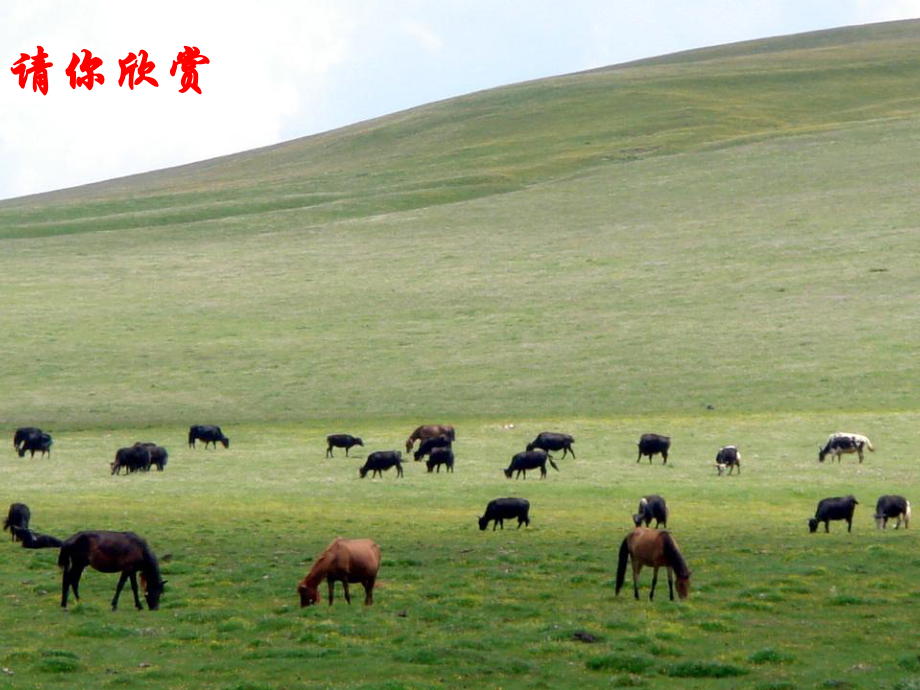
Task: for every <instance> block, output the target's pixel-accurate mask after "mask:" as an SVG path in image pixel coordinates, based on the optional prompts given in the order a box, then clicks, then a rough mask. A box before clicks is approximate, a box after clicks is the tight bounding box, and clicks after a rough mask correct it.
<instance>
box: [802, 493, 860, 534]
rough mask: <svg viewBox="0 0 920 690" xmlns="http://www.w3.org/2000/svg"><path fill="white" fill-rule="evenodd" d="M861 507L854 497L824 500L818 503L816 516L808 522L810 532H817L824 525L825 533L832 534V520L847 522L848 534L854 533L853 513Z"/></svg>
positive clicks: (837, 497)
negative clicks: (821, 524)
mask: <svg viewBox="0 0 920 690" xmlns="http://www.w3.org/2000/svg"><path fill="white" fill-rule="evenodd" d="M857 505H859V501H857V500H856V499H855V498H854V497H853V496H836V497H834V498H824V499H821V501H820V502H819V503H818V509H817V510H816V511H815V516H814V517H813V518H811V519H810V520H809V521H808V531H809V532H817V531H818V525H819V524H820V523H822V522H823V523H824V531H825V532H830V531H831V530H830V521H831V520H846V521H847V532H852V531H853V511H854V510H856V506H857Z"/></svg>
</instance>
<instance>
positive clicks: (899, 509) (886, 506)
mask: <svg viewBox="0 0 920 690" xmlns="http://www.w3.org/2000/svg"><path fill="white" fill-rule="evenodd" d="M902 519H903V520H904V529H907V528H908V527H910V501H908V500H907V499H906V498H904V497H903V496H881V497H880V498H879V499H878V503H876V504H875V526H876V527H878V528H879V529H885V528H886V527H887V526H888V521H889V520H897V521H898V522H897V524H896V525H895V526H894V528H895V529H898V528H899V527H900V526H901V520H902Z"/></svg>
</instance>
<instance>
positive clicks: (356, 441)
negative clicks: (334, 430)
mask: <svg viewBox="0 0 920 690" xmlns="http://www.w3.org/2000/svg"><path fill="white" fill-rule="evenodd" d="M326 443H327V444H329V445H328V447H327V448H326V457H327V458H333V457H335V456H334V455H333V454H332V449H333V448H344V449H345V457H346V458H347V457H348V451H349V450H351V449H352V448H354V447H355V446H361V447H364V441H362V440H361V439H360V438H358V437H357V436H352V435H350V434H329V435H328V436H327V437H326Z"/></svg>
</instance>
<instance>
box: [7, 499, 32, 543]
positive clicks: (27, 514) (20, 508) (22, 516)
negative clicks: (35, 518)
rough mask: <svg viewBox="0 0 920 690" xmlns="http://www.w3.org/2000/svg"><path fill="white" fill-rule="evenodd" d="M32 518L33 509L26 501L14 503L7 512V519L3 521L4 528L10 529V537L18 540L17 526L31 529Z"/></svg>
mask: <svg viewBox="0 0 920 690" xmlns="http://www.w3.org/2000/svg"><path fill="white" fill-rule="evenodd" d="M31 519H32V511H31V510H29V506H27V505H26V504H25V503H13V504H11V505H10V510H9V512H8V513H7V514H6V520H4V521H3V529H5V530H9V532H10V539H11V540H13V541H16V528H19V529H29V520H31Z"/></svg>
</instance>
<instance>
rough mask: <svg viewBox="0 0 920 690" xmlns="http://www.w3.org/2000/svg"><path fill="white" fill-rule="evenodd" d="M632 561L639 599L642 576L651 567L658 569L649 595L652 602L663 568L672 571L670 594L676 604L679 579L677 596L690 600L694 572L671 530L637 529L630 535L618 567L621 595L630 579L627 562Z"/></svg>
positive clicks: (653, 576) (621, 549) (625, 541)
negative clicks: (627, 576)
mask: <svg viewBox="0 0 920 690" xmlns="http://www.w3.org/2000/svg"><path fill="white" fill-rule="evenodd" d="M628 560H631V561H632V571H633V594H634V595H635V597H636V599H638V598H639V573H640V572H642V566H644V565H647V566H650V567H652V568H654V569H655V573H654V575H652V588H651V590H650V591H649V593H648V600H649V601H651V600H652V599H653V598H654V597H655V585H656V584H657V583H658V569H659V568H660V567H662V566H664V567H666V568H667V569H668V593H669V594H670V597H671V601H674V580H673V575H675V574H676V575H677V595H678V596H679V597H680V598H681V599H686V598H687V595H688V594H689V592H690V569H689V568H688V567H687V562H686V561H685V560H684V557H683V556H682V555H681V553H680V550H679V549H678V548H677V542H675V541H674V538H673V537H672V536H671V533H670V532H668V531H667V530H657V529H649V528H648V527H636V528H635V529H634V530H633V531H632V532H630V533H629V534H627V535H626V538H625V539H624V540H623V543H622V544H620V559H619V563H618V564H617V588H616V593H617V594H619V593H620V590H621V589H622V588H623V582H624V580H625V579H626V561H628Z"/></svg>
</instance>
